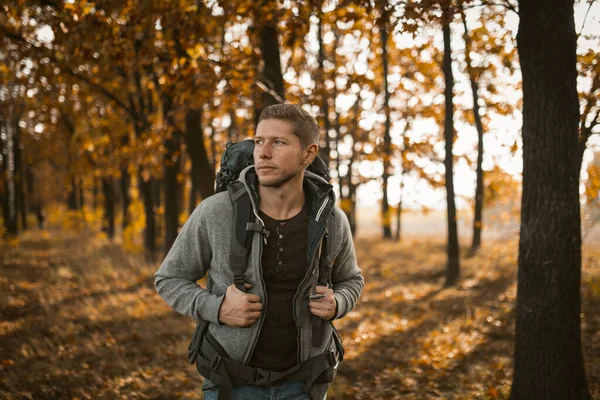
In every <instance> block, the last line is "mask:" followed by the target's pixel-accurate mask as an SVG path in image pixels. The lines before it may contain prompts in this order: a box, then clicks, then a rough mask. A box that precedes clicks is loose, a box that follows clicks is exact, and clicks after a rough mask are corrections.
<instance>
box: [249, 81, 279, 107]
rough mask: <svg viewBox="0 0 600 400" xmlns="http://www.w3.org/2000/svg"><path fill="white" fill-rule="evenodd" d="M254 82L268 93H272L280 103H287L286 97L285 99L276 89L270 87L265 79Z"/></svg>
mask: <svg viewBox="0 0 600 400" xmlns="http://www.w3.org/2000/svg"><path fill="white" fill-rule="evenodd" d="M254 84H255V85H256V86H257V87H258V88H259V89H260V90H262V91H263V92H266V93H268V94H270V95H271V97H273V98H274V99H275V100H277V101H278V102H279V103H285V99H283V98H282V97H281V96H280V95H279V94H278V93H277V92H276V91H274V90H273V89H271V88H270V87H268V86H267V85H266V84H265V83H264V82H263V81H261V80H260V79H259V80H256V81H255V82H254Z"/></svg>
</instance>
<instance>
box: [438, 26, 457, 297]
mask: <svg viewBox="0 0 600 400" xmlns="http://www.w3.org/2000/svg"><path fill="white" fill-rule="evenodd" d="M446 17H447V18H446V21H445V22H444V25H443V28H442V30H443V34H444V67H443V69H444V81H445V83H446V88H445V90H444V96H445V99H446V115H445V118H444V138H445V142H446V158H445V160H444V165H445V167H446V205H447V209H448V213H447V215H448V219H447V220H448V244H447V254H448V264H447V266H446V282H445V284H446V286H451V285H454V284H455V283H456V281H457V280H458V278H459V276H460V265H459V248H458V227H457V224H456V204H455V203H454V160H453V158H452V144H453V142H454V104H453V98H454V95H453V87H454V76H453V75H452V49H451V47H450V16H448V15H447V16H446Z"/></svg>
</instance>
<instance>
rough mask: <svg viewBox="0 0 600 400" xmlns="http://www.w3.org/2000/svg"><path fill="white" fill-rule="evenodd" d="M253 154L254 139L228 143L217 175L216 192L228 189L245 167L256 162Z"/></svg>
mask: <svg viewBox="0 0 600 400" xmlns="http://www.w3.org/2000/svg"><path fill="white" fill-rule="evenodd" d="M253 154H254V142H253V141H252V140H242V141H241V142H237V143H232V142H229V143H227V146H226V148H225V152H224V153H223V156H222V157H221V168H220V169H219V172H218V173H217V177H216V188H215V192H216V193H219V192H223V191H225V190H227V185H229V184H230V183H231V182H233V181H235V180H236V179H237V178H238V176H240V172H242V170H243V169H244V168H246V167H247V166H249V165H252V164H254V158H253Z"/></svg>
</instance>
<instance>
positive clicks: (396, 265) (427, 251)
mask: <svg viewBox="0 0 600 400" xmlns="http://www.w3.org/2000/svg"><path fill="white" fill-rule="evenodd" d="M356 248H357V253H358V257H359V260H360V263H361V267H362V268H363V271H364V274H365V279H366V282H367V285H366V287H365V291H364V292H363V296H362V297H361V300H360V302H359V304H358V306H357V308H356V309H355V311H353V312H352V313H351V314H350V315H348V316H347V317H346V318H344V319H343V320H341V321H338V322H337V323H336V325H337V326H338V328H339V330H340V333H341V334H342V338H343V340H344V343H345V347H346V360H345V362H344V363H343V364H342V366H341V368H340V372H339V375H338V378H337V380H336V382H335V384H334V385H333V386H332V388H331V391H330V394H329V396H328V399H440V398H443V399H493V398H506V396H507V395H508V391H509V387H510V380H511V375H512V367H511V364H512V352H513V344H512V343H513V330H514V300H515V279H516V250H515V249H516V242H514V241H512V242H498V243H493V244H488V245H487V246H486V247H485V248H484V249H483V251H482V252H481V253H480V254H479V255H477V256H476V257H473V258H469V259H463V260H462V268H463V279H462V281H461V284H460V285H459V286H458V287H456V288H452V289H442V288H441V286H442V283H443V269H444V265H445V253H444V246H443V244H442V242H441V241H440V240H438V239H431V240H429V239H422V238H421V239H409V240H406V241H404V242H403V243H402V244H397V243H394V244H390V243H386V242H382V241H379V240H368V239H359V240H358V241H357V243H356ZM465 253H466V252H465ZM583 259H584V273H583V280H584V282H583V308H582V312H583V315H584V317H583V325H582V326H583V333H582V337H583V341H584V353H585V355H586V362H587V365H586V366H587V373H588V382H589V383H590V386H591V389H592V392H593V394H594V395H595V396H599V395H600V307H599V306H600V251H598V250H591V249H586V250H585V251H584V258H583ZM157 267H158V265H148V264H146V263H145V262H143V261H141V258H140V257H137V256H132V255H128V254H126V253H125V252H123V251H122V250H121V249H120V248H119V247H118V246H116V245H113V244H110V243H108V242H107V241H106V240H103V239H99V238H96V237H95V236H94V235H92V234H86V233H81V232H78V233H65V232H63V231H57V230H50V231H42V232H40V231H32V232H28V233H26V234H25V235H24V236H23V237H22V238H20V240H19V244H18V245H16V246H14V245H13V246H9V245H8V244H6V243H0V293H1V295H0V362H1V364H0V398H6V399H27V398H29V399H193V398H194V399H200V398H202V394H201V389H200V386H201V382H202V381H201V378H200V377H199V375H198V374H197V372H196V370H195V366H192V365H189V364H188V363H187V357H186V353H187V345H188V342H189V339H190V335H191V333H192V331H193V328H194V322H193V321H191V320H189V319H187V318H185V317H183V316H180V315H179V314H177V313H175V312H174V311H172V310H171V309H170V308H169V307H168V306H167V305H166V304H165V303H164V302H163V301H162V299H161V298H160V297H159V296H158V295H157V294H156V292H155V291H154V286H153V276H152V275H153V273H154V272H155V271H156V269H157Z"/></svg>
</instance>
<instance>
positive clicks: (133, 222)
mask: <svg viewBox="0 0 600 400" xmlns="http://www.w3.org/2000/svg"><path fill="white" fill-rule="evenodd" d="M128 213H129V225H128V226H127V228H125V230H124V231H123V248H124V249H125V250H127V251H129V252H132V253H141V252H142V251H143V250H144V247H143V245H142V243H141V241H140V238H141V237H143V231H144V228H145V227H146V218H145V213H144V204H143V202H142V201H141V200H140V199H138V198H135V199H133V200H132V201H131V203H130V204H129V208H128Z"/></svg>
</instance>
